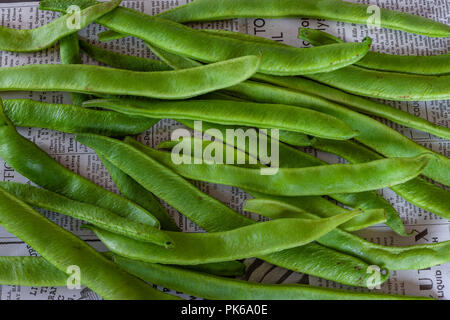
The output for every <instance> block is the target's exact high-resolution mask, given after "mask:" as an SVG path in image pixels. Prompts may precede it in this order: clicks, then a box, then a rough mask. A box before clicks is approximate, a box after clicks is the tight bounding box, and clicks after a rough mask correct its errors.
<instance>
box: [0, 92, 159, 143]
mask: <svg viewBox="0 0 450 320" xmlns="http://www.w3.org/2000/svg"><path fill="white" fill-rule="evenodd" d="M3 108H4V111H5V113H6V115H7V116H8V118H9V119H10V120H11V121H12V122H13V124H14V125H15V126H19V127H35V128H46V129H51V130H58V131H62V132H67V133H97V134H101V135H108V136H125V135H135V134H139V133H141V132H143V131H145V130H147V129H149V128H150V127H152V126H153V125H154V124H155V123H156V122H157V120H155V119H149V118H142V117H141V118H138V117H129V116H126V115H124V114H121V113H117V112H109V111H98V110H92V109H86V108H80V107H76V106H73V105H68V104H53V103H45V102H39V101H33V100H28V99H11V100H4V101H3Z"/></svg>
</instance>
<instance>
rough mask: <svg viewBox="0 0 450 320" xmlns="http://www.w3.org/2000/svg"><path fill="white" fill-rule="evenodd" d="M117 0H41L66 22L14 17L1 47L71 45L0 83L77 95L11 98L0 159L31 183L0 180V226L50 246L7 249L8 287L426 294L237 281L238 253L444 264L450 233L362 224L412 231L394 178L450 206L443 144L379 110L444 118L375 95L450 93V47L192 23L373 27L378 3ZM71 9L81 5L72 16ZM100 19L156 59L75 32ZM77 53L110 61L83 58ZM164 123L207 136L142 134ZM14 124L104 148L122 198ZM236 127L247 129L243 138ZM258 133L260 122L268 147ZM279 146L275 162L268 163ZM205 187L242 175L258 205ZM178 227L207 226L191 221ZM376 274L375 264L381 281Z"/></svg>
mask: <svg viewBox="0 0 450 320" xmlns="http://www.w3.org/2000/svg"><path fill="white" fill-rule="evenodd" d="M120 3H121V0H110V1H109V2H97V1H95V0H44V1H41V2H40V5H39V8H40V9H41V10H50V11H56V12H60V13H62V15H61V17H59V18H57V19H55V20H54V21H52V22H50V23H47V24H45V25H43V26H41V27H38V28H35V29H28V30H16V29H10V28H6V27H0V50H4V51H11V52H36V51H41V50H46V49H48V48H50V47H52V46H53V45H55V44H58V45H59V55H60V60H59V61H60V62H61V63H60V64H51V65H48V64H35V65H24V66H15V67H5V68H0V92H2V91H22V92H23V91H57V92H67V93H69V94H70V96H71V99H72V104H62V103H47V102H42V101H33V100H29V99H10V100H4V101H3V100H2V99H1V98H0V157H1V159H2V160H3V161H5V162H6V163H7V165H8V166H9V167H11V168H12V169H13V170H15V171H17V172H18V173H19V174H21V175H22V176H24V178H26V179H28V180H29V181H28V184H21V183H17V182H11V181H0V226H2V227H3V228H5V229H6V230H7V231H8V232H10V233H12V234H13V235H15V236H17V237H19V238H20V239H22V240H23V241H24V242H25V243H26V244H28V245H29V246H30V247H32V248H33V249H34V250H36V252H37V253H38V255H39V257H1V256H0V285H3V284H6V285H20V286H56V287H59V286H66V285H68V281H69V279H70V274H69V267H71V266H74V265H76V266H78V267H79V268H80V269H81V272H82V275H81V284H82V285H84V286H87V287H89V288H90V289H91V290H93V291H95V292H96V293H98V294H99V295H100V296H101V297H102V298H104V299H122V300H123V299H139V300H140V299H142V300H144V299H161V300H163V299H164V300H165V299H167V300H172V299H178V298H177V297H176V296H173V295H171V294H167V293H165V292H166V291H167V290H164V292H162V291H160V290H158V289H156V286H157V285H159V286H163V287H165V288H166V289H171V290H176V291H178V292H182V293H185V294H191V295H194V296H197V297H201V298H206V299H240V300H242V299H249V300H250V299H295V300H318V299H332V300H334V299H348V300H356V299H363V300H365V299H380V300H409V299H417V300H419V299H425V298H421V297H406V296H398V295H388V294H381V293H373V292H370V293H365V292H352V291H344V290H336V289H330V288H322V287H314V286H309V285H298V284H294V285H285V284H276V285H275V284H261V283H252V282H250V281H243V280H238V279H235V278H230V277H239V276H240V277H243V276H244V274H245V273H246V270H245V269H246V266H245V265H246V264H247V261H245V262H244V261H243V259H248V258H256V259H260V260H262V261H266V262H268V263H269V264H273V265H274V266H273V267H275V266H277V267H281V268H285V269H288V270H290V272H299V273H305V274H307V275H311V276H317V277H320V278H323V279H326V280H330V281H334V282H337V283H340V284H343V285H349V286H353V287H359V288H364V287H367V288H370V286H378V285H381V284H383V283H385V282H386V281H387V280H388V279H389V273H390V271H391V270H420V269H426V268H431V267H433V266H436V265H439V264H444V263H449V262H450V241H443V242H437V243H425V244H415V245H410V246H402V247H393V246H386V245H380V244H375V243H372V242H369V241H367V240H365V239H363V238H361V237H359V236H358V235H356V234H352V233H351V232H354V231H358V230H362V229H365V228H368V227H373V226H375V225H377V224H382V223H383V224H385V225H386V226H388V227H389V228H391V229H392V231H393V232H395V233H397V234H398V235H399V236H404V237H407V236H411V235H412V234H413V232H414V230H413V231H411V230H407V228H405V225H404V224H403V221H402V219H401V217H400V215H399V214H398V213H397V211H396V210H395V209H394V207H393V206H392V205H391V204H390V203H389V202H388V201H387V200H386V199H384V198H383V197H382V196H381V194H379V193H377V190H379V189H382V188H390V189H392V190H393V191H394V192H396V193H397V194H398V195H399V196H401V197H403V198H404V199H405V200H407V201H408V202H410V203H411V204H413V205H415V206H417V207H420V208H422V209H424V210H427V211H429V212H432V213H434V214H436V215H439V216H441V217H443V218H446V219H449V218H450V202H449V201H450V197H449V196H448V195H449V192H448V190H446V186H449V185H450V170H449V169H450V161H449V159H448V157H446V156H444V155H442V154H439V153H437V152H435V151H431V150H429V149H428V148H426V147H424V146H421V145H419V144H417V143H415V142H413V141H411V140H409V139H408V138H406V137H405V136H403V135H402V134H400V133H399V132H397V131H395V130H393V129H391V128H389V127H388V126H386V125H384V124H383V123H380V122H379V121H378V120H377V119H375V118H372V117H369V116H376V117H381V118H384V119H387V120H390V121H393V122H395V123H398V124H400V125H403V126H407V127H410V128H413V129H418V130H422V131H424V132H427V133H430V134H433V135H436V136H438V137H441V138H444V139H449V138H450V129H449V128H446V127H443V126H439V125H436V124H434V123H432V122H430V121H428V120H425V119H422V118H420V117H417V116H415V115H413V114H410V113H408V112H405V111H402V110H398V109H396V108H393V107H390V106H388V105H386V104H383V103H381V102H378V101H375V100H373V99H372V100H371V99H369V98H382V99H387V100H394V101H428V100H442V99H449V98H450V59H449V54H448V53H447V54H441V55H437V56H424V57H419V56H395V55H387V54H381V53H377V52H373V51H370V47H371V44H372V39H370V38H368V37H366V38H364V39H363V40H362V41H361V42H346V41H342V40H341V39H339V38H336V37H334V36H332V35H329V34H327V33H324V32H322V31H318V30H311V29H300V30H299V38H300V39H303V40H307V41H309V42H310V43H311V44H312V45H313V47H311V48H297V47H294V46H290V45H286V44H283V43H279V42H277V41H273V40H269V39H264V38H260V37H257V36H252V35H248V34H241V33H238V32H232V31H225V30H198V29H196V28H192V27H189V26H186V25H184V24H183V23H188V22H196V21H212V20H222V19H232V18H250V17H255V18H256V17H260V18H282V17H304V18H319V19H330V20H336V21H342V22H349V23H357V24H361V23H363V24H366V23H367V21H368V18H369V16H368V15H369V13H368V12H367V10H368V9H369V8H370V7H369V6H367V5H362V4H355V3H349V2H346V1H341V0H318V1H317V0H283V1H278V0H258V1H256V0H227V1H215V0H194V1H192V2H189V3H188V4H186V5H183V6H180V7H177V8H173V9H170V10H167V11H165V12H162V13H160V14H158V15H157V16H150V15H147V14H144V13H141V12H138V11H136V10H132V9H129V8H125V7H121V6H120ZM74 5H75V6H77V7H78V8H80V11H79V12H78V13H77V15H78V14H79V18H80V19H78V20H79V25H77V26H76V27H74V26H71V22H73V21H72V19H73V18H74V17H73V13H72V9H73V7H72V6H74ZM381 15H382V19H381V25H382V27H386V28H391V29H396V30H402V31H406V32H412V33H416V34H421V35H425V36H430V37H443V38H445V37H450V26H448V25H445V24H443V23H439V22H437V21H433V20H430V19H426V18H423V17H419V16H415V15H411V14H406V13H403V12H396V11H390V10H386V9H381ZM92 23H97V24H99V25H101V26H102V27H106V28H108V30H106V31H104V32H102V33H100V34H98V39H99V40H100V41H112V40H117V39H121V38H123V37H128V36H133V37H136V38H139V39H140V40H142V41H143V43H144V44H145V46H147V47H148V48H149V49H150V50H151V51H152V52H153V53H154V54H155V55H156V56H157V57H158V58H159V60H154V59H148V58H143V57H137V56H129V55H125V54H121V53H118V52H112V51H109V50H106V49H104V48H101V47H98V46H96V45H93V44H92V43H93V41H95V40H94V39H80V38H79V36H78V31H79V30H81V29H83V28H85V27H87V26H88V25H90V24H92ZM88 34H89V32H88ZM374 39H376V37H374ZM81 53H84V54H86V55H87V56H89V57H90V58H92V59H94V60H96V61H98V62H99V63H100V64H103V65H106V66H99V65H90V64H83V61H85V59H83V57H82V55H81ZM148 53H150V52H148ZM89 61H92V60H89ZM41 100H43V101H46V100H45V97H44V99H43V98H41ZM168 100H170V101H168ZM161 119H172V120H174V121H177V122H178V123H180V124H181V125H183V126H184V127H187V128H188V129H191V131H192V130H193V131H195V130H197V129H198V128H197V123H196V121H201V123H202V125H201V129H199V130H200V131H201V132H197V133H194V136H193V137H184V138H182V139H181V138H179V139H178V140H167V141H163V142H160V141H157V142H158V143H159V145H158V148H160V149H166V151H162V150H157V149H153V148H151V147H149V146H147V144H150V143H147V144H143V143H140V142H139V141H142V140H141V139H139V138H137V139H135V138H133V137H132V136H138V135H140V134H141V133H143V132H146V136H145V137H144V138H143V139H144V140H148V136H147V135H151V134H155V133H157V132H156V130H154V129H159V126H157V127H156V128H153V127H154V126H155V125H156V124H157V123H158V122H159V121H160V120H161ZM16 127H26V128H43V129H49V130H56V131H60V132H64V133H67V134H68V135H71V134H75V135H76V137H75V141H76V143H80V144H82V145H81V146H80V145H77V147H78V148H82V150H83V151H82V152H89V151H90V149H92V150H93V151H94V152H95V153H96V156H94V157H95V161H98V160H100V161H101V163H102V164H103V166H104V169H106V171H107V172H108V173H109V175H107V177H106V178H111V180H110V182H113V183H114V185H115V187H117V189H114V188H113V190H117V193H115V192H112V191H108V190H106V189H104V188H102V187H100V186H98V185H96V184H95V183H94V182H92V181H91V180H89V179H87V178H84V177H82V176H80V175H79V174H78V173H76V172H73V171H72V170H70V169H69V168H66V167H64V166H63V165H62V164H60V163H59V160H60V159H61V156H60V155H56V159H53V158H52V157H51V156H50V155H49V154H47V153H46V152H45V151H44V150H42V149H41V148H40V147H39V146H37V145H36V144H35V143H33V142H32V141H30V140H28V139H27V138H25V137H24V136H22V135H21V134H19V132H18V131H17V129H16ZM150 129H151V130H152V131H153V132H152V131H149V130H150ZM230 129H231V130H238V131H239V132H242V133H244V136H245V137H244V139H242V138H240V137H238V135H237V134H236V133H235V134H232V135H230V136H229V135H228V133H229V132H228V131H229V130H230ZM248 129H252V130H253V129H256V130H260V131H259V133H257V134H256V137H255V138H256V141H254V140H255V139H253V138H252V137H249V136H247V133H245V130H248ZM191 131H189V130H185V129H184V132H187V133H189V132H191ZM178 133H179V132H177V134H175V132H173V133H172V134H173V136H175V135H178ZM198 133H202V134H204V135H203V136H202V138H199V137H198V136H197V135H196V134H198ZM209 137H211V140H207V139H209ZM242 140H243V141H242ZM147 142H148V141H147ZM241 142H243V143H244V144H243V145H239V144H240V143H241ZM251 142H256V143H257V145H256V146H255V145H252V143H251ZM236 144H238V146H236ZM263 144H266V145H265V146H264V145H263ZM266 146H267V149H268V150H266V149H265V147H266ZM297 147H310V148H309V149H307V150H306V151H302V150H299V149H298V148H297ZM197 148H199V150H198V149H197ZM312 148H314V149H315V150H319V151H324V152H328V153H332V154H335V155H337V156H339V157H341V158H343V159H344V160H346V161H348V162H349V163H339V164H330V163H327V162H325V161H322V160H320V159H319V158H316V157H314V156H312V155H310V154H309V153H307V151H311V152H315V150H313V149H312ZM181 150H182V151H183V153H182V154H181V153H180V151H181ZM168 151H170V152H168ZM198 151H200V153H199V152H198ZM261 151H264V154H262V152H261ZM177 152H178V154H177V157H178V158H179V159H181V160H182V161H181V163H179V164H176V163H175V161H174V159H173V155H174V154H175V153H177ZM208 152H209V155H208ZM269 154H270V155H271V157H270V158H269ZM273 156H278V159H279V162H278V163H277V162H276V161H275V162H273V163H270V161H271V160H272V157H273ZM200 157H201V159H200ZM230 159H231V160H234V163H230V162H229V161H228V160H230ZM217 160H219V163H217V162H216V161H217ZM96 165H97V163H96ZM100 165H101V164H100ZM422 175H423V176H424V177H426V178H429V179H432V180H434V181H428V180H425V179H424V177H422ZM192 180H193V181H192ZM195 181H203V182H206V183H214V184H219V185H227V186H231V187H234V188H239V189H241V190H242V191H243V192H244V193H246V194H248V195H249V196H250V197H251V198H250V199H246V201H245V204H244V205H243V206H242V207H241V208H239V210H242V211H243V212H244V213H243V214H241V213H239V212H238V211H239V210H238V211H235V210H233V209H231V208H230V207H229V206H227V205H226V204H224V203H222V202H221V201H219V200H218V199H216V198H214V197H212V196H210V195H209V194H206V193H204V192H202V191H201V190H199V188H198V187H197V185H196V182H195ZM433 182H436V183H440V184H442V185H443V186H438V185H436V184H434V183H433ZM31 183H35V184H36V185H38V186H32V185H31ZM166 206H170V208H166ZM33 208H36V209H43V210H49V211H51V212H55V213H59V214H63V215H66V216H69V217H72V218H75V219H78V220H81V222H82V228H84V229H87V230H89V231H90V232H92V233H93V234H94V235H95V236H96V237H97V238H98V239H99V240H100V241H101V242H102V244H103V245H104V246H105V247H106V248H107V249H108V250H109V251H108V252H103V253H101V252H99V251H97V250H95V249H94V248H92V247H91V246H89V245H87V244H86V242H84V241H82V240H81V239H79V238H78V237H76V236H75V235H73V234H71V233H70V232H68V231H66V230H64V229H63V228H61V227H59V226H57V225H56V224H55V223H53V222H52V221H51V220H50V219H49V218H48V217H46V216H45V215H43V214H41V213H39V212H38V211H36V210H35V209H33ZM173 209H174V210H177V211H178V212H179V213H180V214H181V215H180V216H179V218H178V219H177V220H178V221H177V222H179V223H177V222H176V221H175V220H174V218H173V217H172V215H173V212H172V211H173ZM185 218H186V220H184V219H185ZM187 219H188V220H187ZM184 221H188V222H192V223H194V224H195V225H196V227H198V228H201V229H203V230H204V231H205V232H198V233H187V232H183V230H180V229H185V228H183V224H184ZM178 224H180V227H179V226H178ZM100 251H102V250H100ZM372 267H377V268H379V270H380V273H379V275H378V276H377V277H372V274H371V273H370V272H369V269H370V268H372ZM250 269H251V268H250ZM250 271H251V270H250ZM149 283H151V285H150V284H149ZM359 291H361V290H359Z"/></svg>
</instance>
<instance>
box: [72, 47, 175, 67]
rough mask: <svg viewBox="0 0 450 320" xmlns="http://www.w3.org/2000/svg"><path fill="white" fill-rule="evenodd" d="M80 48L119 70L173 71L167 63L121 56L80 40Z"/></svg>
mask: <svg viewBox="0 0 450 320" xmlns="http://www.w3.org/2000/svg"><path fill="white" fill-rule="evenodd" d="M80 48H81V50H83V52H84V53H86V54H87V55H88V56H90V57H91V58H93V59H95V60H97V61H99V62H102V63H104V64H106V65H108V66H111V67H113V68H117V69H125V70H133V71H168V70H172V68H170V67H169V66H168V65H166V64H165V63H163V62H161V61H158V60H153V59H147V58H141V57H134V56H129V55H126V54H121V53H117V52H113V51H109V50H105V49H102V48H100V47H97V46H94V45H92V44H90V43H89V42H87V41H85V40H81V39H80Z"/></svg>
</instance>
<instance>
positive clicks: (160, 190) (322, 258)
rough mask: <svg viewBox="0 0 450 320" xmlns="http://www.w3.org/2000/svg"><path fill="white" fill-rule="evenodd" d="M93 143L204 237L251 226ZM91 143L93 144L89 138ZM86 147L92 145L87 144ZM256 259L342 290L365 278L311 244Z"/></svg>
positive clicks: (111, 146) (186, 187)
mask: <svg viewBox="0 0 450 320" xmlns="http://www.w3.org/2000/svg"><path fill="white" fill-rule="evenodd" d="M91 138H94V137H92V136H91ZM97 138H100V137H99V136H98V137H97ZM96 140H97V141H96V142H98V143H96V146H95V151H96V152H97V153H98V154H99V155H100V156H102V157H103V158H105V159H107V160H108V161H110V162H112V163H113V164H114V165H115V166H117V167H118V168H120V169H121V170H122V171H124V172H125V173H126V174H128V175H129V176H130V177H132V178H133V179H134V180H135V181H137V182H138V183H139V184H141V185H142V186H143V187H145V188H146V189H147V190H149V191H150V192H152V193H153V194H155V195H156V196H157V197H159V198H160V199H162V200H164V201H165V202H167V203H168V204H169V205H171V206H172V207H173V208H175V209H177V210H178V211H179V212H181V213H182V214H184V215H185V216H186V217H188V218H189V219H190V220H191V221H193V222H194V223H196V224H197V225H198V226H199V227H201V228H202V229H204V230H206V231H207V232H216V231H226V230H231V229H235V228H239V227H242V226H246V225H250V224H252V223H255V221H253V220H251V219H248V218H246V217H244V216H243V215H240V214H238V213H237V212H235V211H233V210H232V209H230V208H229V207H227V206H226V205H224V204H223V203H221V202H220V201H218V200H216V199H214V198H212V197H210V196H208V195H207V194H204V193H203V192H201V191H200V190H198V189H197V188H196V187H195V186H193V185H192V184H191V183H189V182H188V181H186V180H185V179H183V178H182V177H180V176H179V175H177V174H176V173H174V172H173V171H171V170H170V169H168V168H166V167H164V166H163V165H161V164H159V163H158V162H157V161H155V160H153V159H151V158H149V157H148V156H146V155H145V154H143V153H142V152H141V151H139V150H138V149H136V148H133V147H132V146H130V145H128V144H126V143H123V142H120V141H118V140H113V139H107V140H104V139H96ZM91 142H94V140H93V139H91ZM90 144H91V146H92V143H90ZM259 258H260V259H263V260H265V261H268V262H269V263H272V264H275V265H278V266H280V267H283V268H286V269H290V270H293V271H296V272H302V273H307V274H311V275H315V276H318V277H322V278H325V279H330V280H334V281H337V282H340V283H344V284H348V285H356V286H364V285H365V283H366V281H367V280H368V278H369V275H368V274H367V273H366V272H365V271H364V270H367V268H368V264H367V263H366V262H364V261H362V260H361V259H359V258H356V257H353V256H349V255H345V254H342V253H340V252H338V251H335V250H332V249H329V248H326V247H324V246H321V245H319V244H316V243H309V244H307V245H304V246H301V247H297V248H293V249H288V250H283V251H281V252H278V253H272V254H270V255H264V256H261V257H259ZM388 277H389V275H388V273H385V274H383V275H382V277H381V278H380V279H379V283H383V282H384V281H386V280H387V278H388Z"/></svg>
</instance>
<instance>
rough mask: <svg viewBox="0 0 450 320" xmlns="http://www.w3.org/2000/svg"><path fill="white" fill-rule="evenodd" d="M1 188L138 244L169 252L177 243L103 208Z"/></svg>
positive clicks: (23, 188) (12, 186)
mask: <svg viewBox="0 0 450 320" xmlns="http://www.w3.org/2000/svg"><path fill="white" fill-rule="evenodd" d="M0 187H2V188H3V189H5V190H7V191H8V192H9V193H11V194H12V195H14V196H15V197H16V198H18V199H20V200H22V201H24V202H25V203H27V204H29V205H30V206H33V207H37V208H41V209H46V210H50V211H53V212H57V213H61V214H64V215H67V216H70V217H73V218H76V219H80V220H83V221H86V222H88V223H92V224H93V225H96V226H98V227H99V228H102V229H105V230H108V231H111V232H114V233H118V234H121V235H124V236H126V237H130V238H132V239H135V240H139V241H144V242H152V243H155V244H156V245H159V246H164V247H167V248H168V247H171V246H173V241H172V240H171V239H170V237H169V236H168V235H167V234H165V233H164V232H163V231H160V230H159V229H157V228H155V227H152V226H149V225H146V224H142V223H138V222H134V221H131V220H127V219H125V218H122V217H121V216H119V215H117V214H114V213H112V212H110V211H108V210H105V209H103V208H99V207H96V206H93V205H90V204H87V203H83V202H78V201H74V200H71V199H69V198H66V197H63V196H61V195H59V194H57V193H54V192H51V191H48V190H44V189H40V188H36V187H33V186H30V185H27V184H21V183H14V182H1V181H0Z"/></svg>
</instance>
